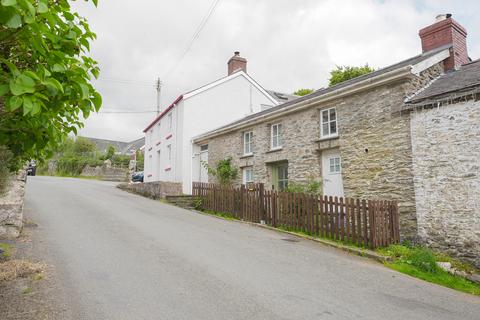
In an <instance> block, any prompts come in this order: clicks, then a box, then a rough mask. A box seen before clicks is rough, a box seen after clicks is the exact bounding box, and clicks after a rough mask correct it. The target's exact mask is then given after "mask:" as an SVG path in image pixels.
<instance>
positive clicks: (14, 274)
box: [0, 260, 45, 282]
mask: <svg viewBox="0 0 480 320" xmlns="http://www.w3.org/2000/svg"><path fill="white" fill-rule="evenodd" d="M44 271H45V265H44V264H42V263H38V262H30V261H26V260H9V261H6V262H4V263H0V282H2V281H11V280H14V279H17V278H26V277H29V276H33V275H37V274H41V273H42V272H44Z"/></svg>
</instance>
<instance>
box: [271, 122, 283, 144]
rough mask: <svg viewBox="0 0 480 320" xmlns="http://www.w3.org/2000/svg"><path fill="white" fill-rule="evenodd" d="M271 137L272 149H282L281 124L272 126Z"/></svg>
mask: <svg viewBox="0 0 480 320" xmlns="http://www.w3.org/2000/svg"><path fill="white" fill-rule="evenodd" d="M271 136H272V139H271V140H272V144H271V148H272V149H280V148H281V147H282V125H281V124H273V125H272V129H271Z"/></svg>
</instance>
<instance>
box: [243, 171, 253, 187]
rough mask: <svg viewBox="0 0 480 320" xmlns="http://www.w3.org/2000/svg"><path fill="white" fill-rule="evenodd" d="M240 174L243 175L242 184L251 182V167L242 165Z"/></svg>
mask: <svg viewBox="0 0 480 320" xmlns="http://www.w3.org/2000/svg"><path fill="white" fill-rule="evenodd" d="M242 172H243V174H242V176H243V179H242V180H243V184H247V183H250V182H253V180H254V177H253V167H244V168H243V169H242ZM248 172H250V177H249V174H248Z"/></svg>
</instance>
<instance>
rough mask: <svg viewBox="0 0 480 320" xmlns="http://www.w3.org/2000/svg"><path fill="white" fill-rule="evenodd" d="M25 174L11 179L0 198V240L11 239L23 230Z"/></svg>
mask: <svg viewBox="0 0 480 320" xmlns="http://www.w3.org/2000/svg"><path fill="white" fill-rule="evenodd" d="M26 179H27V176H26V172H25V170H22V171H21V172H20V173H19V175H18V176H16V177H12V181H11V185H10V187H9V190H8V191H7V192H6V193H5V194H4V195H3V196H0V239H13V238H17V237H18V236H19V235H20V232H21V231H22V228H23V202H24V198H25V184H26Z"/></svg>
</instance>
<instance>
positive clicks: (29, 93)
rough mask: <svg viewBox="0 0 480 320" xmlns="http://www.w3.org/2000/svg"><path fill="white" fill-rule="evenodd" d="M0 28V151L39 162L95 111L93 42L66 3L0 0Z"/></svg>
mask: <svg viewBox="0 0 480 320" xmlns="http://www.w3.org/2000/svg"><path fill="white" fill-rule="evenodd" d="M92 2H93V3H94V4H95V5H96V4H97V0H92ZM0 23H1V28H0V68H1V70H2V72H1V73H0V145H5V146H6V147H7V148H8V149H10V150H11V151H12V153H13V156H14V158H15V159H17V160H30V159H37V160H42V159H45V158H46V157H49V156H51V155H52V154H53V150H54V148H55V147H57V146H58V145H59V144H60V143H61V142H62V141H63V140H64V138H65V137H67V136H68V135H69V134H71V133H73V134H76V133H77V130H78V129H79V128H81V127H83V124H82V122H81V120H82V117H83V118H87V117H88V116H89V115H90V113H91V112H94V111H98V110H99V109H100V107H101V103H102V100H101V96H100V94H99V93H98V92H97V91H96V90H95V89H94V88H93V86H92V85H91V83H90V82H91V80H92V78H93V77H95V78H96V77H98V74H99V68H98V66H97V63H96V62H95V61H94V60H93V59H91V58H90V57H88V55H87V54H88V52H89V50H90V42H91V41H92V40H94V39H95V37H96V36H95V34H94V33H93V32H91V31H90V28H89V26H88V23H87V21H86V20H85V19H84V18H82V17H80V16H79V15H78V13H75V12H72V10H71V7H70V4H69V1H67V0H2V1H1V4H0Z"/></svg>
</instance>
